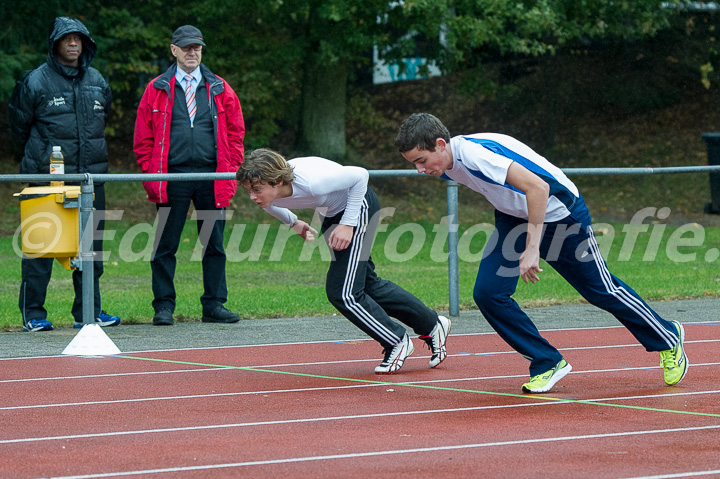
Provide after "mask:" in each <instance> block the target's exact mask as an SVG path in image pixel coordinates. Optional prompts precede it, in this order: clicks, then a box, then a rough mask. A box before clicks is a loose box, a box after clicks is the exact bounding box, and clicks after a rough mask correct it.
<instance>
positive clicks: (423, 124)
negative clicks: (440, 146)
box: [395, 113, 450, 153]
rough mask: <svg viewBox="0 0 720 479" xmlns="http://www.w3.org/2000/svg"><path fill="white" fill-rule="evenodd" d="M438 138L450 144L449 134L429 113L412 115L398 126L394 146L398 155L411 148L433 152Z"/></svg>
mask: <svg viewBox="0 0 720 479" xmlns="http://www.w3.org/2000/svg"><path fill="white" fill-rule="evenodd" d="M438 138H442V139H443V140H445V141H446V142H450V132H449V131H448V129H447V128H446V127H445V125H443V123H442V122H441V121H440V120H438V119H437V118H435V117H434V116H433V115H431V114H430V113H413V114H412V115H410V116H409V117H407V118H406V119H405V121H403V122H402V124H401V125H400V131H399V132H398V135H397V137H395V146H397V148H398V150H400V153H405V152H406V151H410V150H412V149H413V148H418V149H420V150H427V151H435V143H436V141H437V139H438Z"/></svg>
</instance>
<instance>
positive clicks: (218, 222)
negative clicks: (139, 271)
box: [150, 180, 227, 312]
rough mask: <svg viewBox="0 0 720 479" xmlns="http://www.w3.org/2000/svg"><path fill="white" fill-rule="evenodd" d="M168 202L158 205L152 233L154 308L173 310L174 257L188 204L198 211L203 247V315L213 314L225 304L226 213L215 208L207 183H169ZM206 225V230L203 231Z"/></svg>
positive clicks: (213, 189) (213, 192) (222, 209)
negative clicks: (208, 312) (205, 313)
mask: <svg viewBox="0 0 720 479" xmlns="http://www.w3.org/2000/svg"><path fill="white" fill-rule="evenodd" d="M167 193H168V201H167V203H161V204H158V205H157V210H158V215H159V216H160V218H159V221H158V231H156V232H155V244H154V248H153V256H152V259H151V261H150V268H151V270H152V290H153V295H154V299H153V308H154V309H155V311H156V312H157V311H159V310H160V309H163V308H167V309H169V310H170V311H174V310H175V301H176V292H175V283H174V278H175V268H176V265H177V259H176V257H175V255H176V253H177V250H178V246H179V245H180V237H181V235H182V231H183V227H184V226H185V221H186V219H187V213H188V210H189V209H190V203H191V202H192V204H193V205H194V206H195V210H196V211H197V216H198V218H197V230H198V237H199V240H200V244H201V245H202V271H203V288H204V290H203V294H202V296H200V303H201V304H202V307H203V311H212V310H213V309H215V308H216V307H217V306H219V305H222V304H224V303H225V302H226V301H227V283H226V279H225V262H226V258H225V248H224V247H223V232H224V230H225V209H224V208H218V207H216V206H215V186H214V182H213V181H212V180H210V181H169V182H168V184H167ZM206 223H207V225H208V226H207V227H205V228H204V226H205V224H206Z"/></svg>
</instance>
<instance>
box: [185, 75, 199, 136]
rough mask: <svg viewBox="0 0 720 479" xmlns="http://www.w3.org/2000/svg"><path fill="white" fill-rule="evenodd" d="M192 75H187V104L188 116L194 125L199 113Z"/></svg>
mask: <svg viewBox="0 0 720 479" xmlns="http://www.w3.org/2000/svg"><path fill="white" fill-rule="evenodd" d="M192 81H193V76H192V75H185V103H186V104H187V109H188V115H190V124H191V125H192V123H193V120H194V119H195V113H196V112H197V106H196V105H195V92H194V91H193V90H192Z"/></svg>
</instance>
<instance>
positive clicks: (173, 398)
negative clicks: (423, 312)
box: [0, 363, 720, 411]
mask: <svg viewBox="0 0 720 479" xmlns="http://www.w3.org/2000/svg"><path fill="white" fill-rule="evenodd" d="M703 366H720V363H702V364H691V365H690V367H691V368H693V369H695V368H698V367H703ZM651 369H660V367H646V366H639V367H636V368H630V367H623V368H615V369H593V370H586V371H579V370H574V371H572V372H571V373H570V374H601V373H609V372H627V371H631V370H651ZM209 370H219V369H213V368H211V369H203V370H202V371H209ZM222 370H228V371H237V369H228V368H222ZM188 371H190V372H192V371H194V370H188ZM198 371H200V370H198ZM512 378H527V375H526V374H514V375H504V376H481V377H471V378H455V379H430V380H427V381H403V382H397V383H396V382H381V383H367V384H353V385H348V386H323V387H310V388H297V389H276V390H262V389H259V390H256V391H239V392H227V393H210V394H188V395H176V396H157V397H144V398H128V399H108V400H99V401H83V402H68V403H41V404H25V405H18V406H3V407H0V411H13V410H19V409H36V408H39V409H42V408H50V407H77V406H91V405H99V404H105V405H106V404H125V403H137V402H150V401H176V400H182V399H203V398H212V397H228V396H248V395H259V394H277V393H293V392H314V391H334V390H341V389H352V388H368V387H378V386H389V385H397V386H402V385H406V384H407V385H412V384H453V383H461V382H467V381H489V380H497V379H512ZM342 379H343V378H338V380H342ZM717 392H720V391H692V392H682V393H672V394H651V395H647V396H627V397H623V398H603V399H580V400H581V401H608V400H612V399H634V398H640V399H645V398H655V397H664V396H676V395H694V394H714V393H717ZM528 397H530V396H528Z"/></svg>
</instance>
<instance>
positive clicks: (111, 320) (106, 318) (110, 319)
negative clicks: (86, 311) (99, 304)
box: [73, 310, 121, 329]
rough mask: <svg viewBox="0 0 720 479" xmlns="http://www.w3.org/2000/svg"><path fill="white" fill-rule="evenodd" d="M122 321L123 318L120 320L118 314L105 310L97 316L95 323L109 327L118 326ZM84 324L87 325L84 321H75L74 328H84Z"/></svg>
mask: <svg viewBox="0 0 720 479" xmlns="http://www.w3.org/2000/svg"><path fill="white" fill-rule="evenodd" d="M120 323H121V320H120V318H119V317H117V316H110V315H109V314H107V313H106V312H105V310H103V311H100V317H99V318H95V324H97V325H98V326H100V327H102V328H106V327H109V326H117V325H118V324H120ZM83 326H85V324H83V322H82V321H80V322H78V321H75V324H73V328H75V329H80V328H82V327H83Z"/></svg>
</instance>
